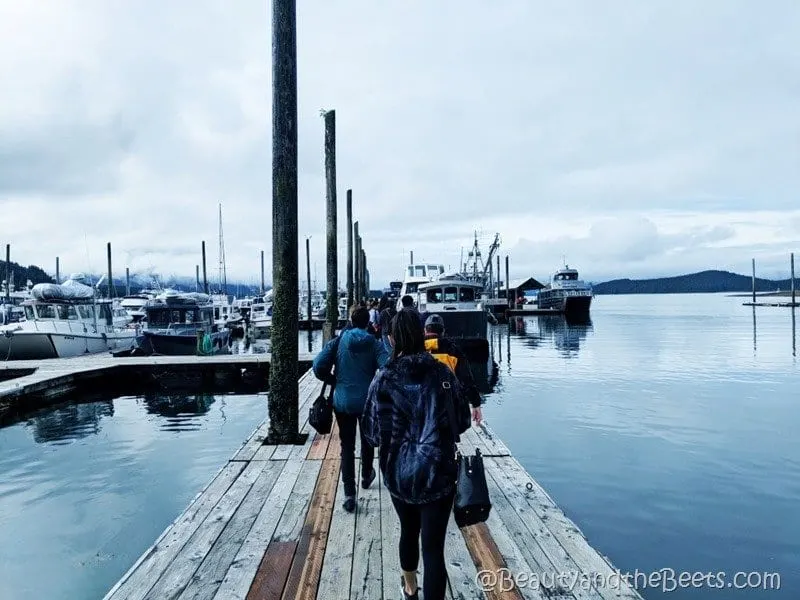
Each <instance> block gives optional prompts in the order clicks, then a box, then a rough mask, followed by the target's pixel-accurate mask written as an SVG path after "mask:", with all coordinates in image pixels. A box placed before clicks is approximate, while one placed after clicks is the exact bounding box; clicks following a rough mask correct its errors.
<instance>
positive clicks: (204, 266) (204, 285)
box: [200, 240, 208, 294]
mask: <svg viewBox="0 0 800 600" xmlns="http://www.w3.org/2000/svg"><path fill="white" fill-rule="evenodd" d="M200 247H201V249H202V252H203V259H202V263H203V293H204V294H208V277H207V275H206V242H205V240H203V242H202V243H201V246H200Z"/></svg>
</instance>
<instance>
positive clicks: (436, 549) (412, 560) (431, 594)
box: [392, 491, 455, 600]
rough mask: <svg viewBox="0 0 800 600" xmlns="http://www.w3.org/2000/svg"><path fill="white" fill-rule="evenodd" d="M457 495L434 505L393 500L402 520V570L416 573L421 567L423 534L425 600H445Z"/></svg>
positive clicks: (423, 590)
mask: <svg viewBox="0 0 800 600" xmlns="http://www.w3.org/2000/svg"><path fill="white" fill-rule="evenodd" d="M454 495H455V491H454V492H453V494H450V495H449V496H447V497H445V498H442V499H441V500H437V501H436V502H431V503H430V504H406V503H405V502H402V501H400V500H398V499H397V498H395V497H394V496H392V504H394V509H395V511H396V512H397V516H398V517H399V518H400V568H401V569H403V571H416V570H417V567H418V566H419V538H420V532H421V533H422V562H423V565H424V566H425V572H424V574H423V577H424V580H423V582H422V593H423V594H424V596H425V600H444V593H445V590H446V589H447V567H446V566H445V562H444V539H445V534H446V533H447V523H448V522H449V521H450V511H451V510H452V509H453V496H454Z"/></svg>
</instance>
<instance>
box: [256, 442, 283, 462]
mask: <svg viewBox="0 0 800 600" xmlns="http://www.w3.org/2000/svg"><path fill="white" fill-rule="evenodd" d="M283 447H284V446H272V445H270V446H265V445H263V444H261V443H259V446H258V449H257V450H256V452H255V454H254V455H253V457H252V458H251V459H250V460H270V459H272V458H273V457H274V456H275V451H276V450H277V449H278V448H283Z"/></svg>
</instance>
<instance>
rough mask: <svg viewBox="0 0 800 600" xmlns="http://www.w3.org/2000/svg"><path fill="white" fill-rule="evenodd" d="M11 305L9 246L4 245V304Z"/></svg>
mask: <svg viewBox="0 0 800 600" xmlns="http://www.w3.org/2000/svg"><path fill="white" fill-rule="evenodd" d="M10 303H11V244H6V304H10Z"/></svg>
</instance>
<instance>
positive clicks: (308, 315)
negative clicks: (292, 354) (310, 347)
mask: <svg viewBox="0 0 800 600" xmlns="http://www.w3.org/2000/svg"><path fill="white" fill-rule="evenodd" d="M310 241H311V236H309V237H307V238H306V289H307V296H306V311H307V312H306V318H307V319H308V330H309V331H311V325H312V315H311V243H310Z"/></svg>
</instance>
